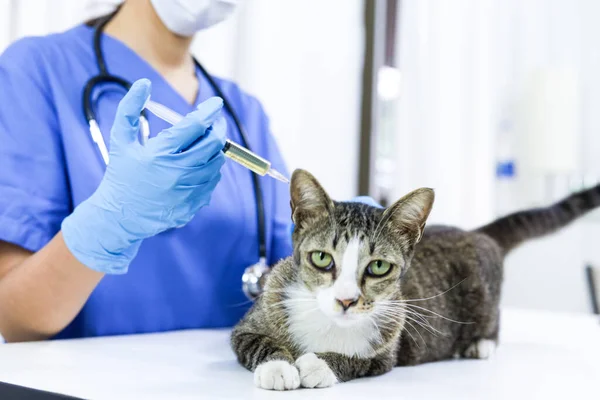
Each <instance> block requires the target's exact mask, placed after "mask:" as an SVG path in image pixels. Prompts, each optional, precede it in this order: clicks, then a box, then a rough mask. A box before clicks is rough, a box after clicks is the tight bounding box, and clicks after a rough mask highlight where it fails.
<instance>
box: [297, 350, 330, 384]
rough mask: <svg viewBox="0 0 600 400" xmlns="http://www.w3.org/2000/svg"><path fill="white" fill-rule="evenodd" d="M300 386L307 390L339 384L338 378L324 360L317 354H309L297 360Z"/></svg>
mask: <svg viewBox="0 0 600 400" xmlns="http://www.w3.org/2000/svg"><path fill="white" fill-rule="evenodd" d="M296 367H298V370H299V371H300V384H301V385H302V387H305V388H324V387H329V386H333V385H335V384H336V383H337V381H338V380H337V377H336V376H335V374H334V373H333V371H332V370H331V368H329V365H327V363H326V362H325V361H324V360H321V359H320V358H319V357H317V356H316V354H315V353H307V354H305V355H303V356H302V357H300V358H298V359H297V360H296Z"/></svg>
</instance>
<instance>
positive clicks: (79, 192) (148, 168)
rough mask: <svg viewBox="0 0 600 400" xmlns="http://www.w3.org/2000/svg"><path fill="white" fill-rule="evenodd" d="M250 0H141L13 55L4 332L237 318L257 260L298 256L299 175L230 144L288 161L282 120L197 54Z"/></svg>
mask: <svg viewBox="0 0 600 400" xmlns="http://www.w3.org/2000/svg"><path fill="white" fill-rule="evenodd" d="M235 3H236V2H234V1H218V0H205V1H195V0H175V1H173V0H127V1H125V2H124V3H123V4H121V6H120V7H119V8H117V9H116V10H115V12H114V13H112V14H110V15H107V16H105V17H102V18H99V19H97V20H94V21H90V22H89V23H86V24H82V25H79V26H76V27H74V28H72V29H71V30H68V31H66V32H63V33H60V34H53V35H49V36H45V37H35V38H25V39H22V40H19V41H17V42H16V43H14V44H12V45H11V46H10V47H9V48H8V49H7V50H6V51H5V52H4V54H2V55H1V56H0V87H1V88H2V90H1V91H0V334H1V335H0V337H1V336H4V338H5V339H6V340H7V341H28V340H40V339H49V338H75V337H90V336H103V335H115V334H132V333H144V332H157V331H168V330H176V329H185V328H215V327H227V326H232V325H233V324H235V323H236V322H237V321H238V320H239V319H240V318H241V316H242V315H243V314H244V313H245V311H246V310H247V309H248V307H249V305H250V302H248V301H247V298H246V297H245V295H244V293H243V291H242V288H241V280H240V278H241V277H242V275H243V273H244V271H245V270H246V269H247V268H248V267H249V266H252V265H256V264H257V263H259V264H260V263H264V264H265V265H273V264H274V263H275V262H277V261H278V260H279V259H281V258H284V257H286V256H288V255H290V254H291V238H290V231H291V221H290V208H289V187H288V185H285V184H282V183H280V182H277V181H275V180H273V179H270V178H263V177H260V179H256V180H255V178H258V176H257V175H254V174H252V173H251V172H250V171H249V170H247V169H245V168H243V167H241V166H239V165H238V164H236V163H233V162H225V159H224V157H223V154H222V152H221V150H220V149H221V148H222V146H223V144H224V140H225V138H226V137H227V138H230V139H232V140H233V141H236V142H238V143H240V144H243V145H246V146H247V147H249V148H250V149H251V150H253V151H254V152H256V153H258V154H260V155H261V156H263V157H265V158H267V159H268V160H270V161H271V162H272V166H273V167H274V168H276V169H277V170H279V171H283V172H284V173H287V171H286V167H285V165H284V162H283V160H282V157H281V154H280V152H279V150H278V148H277V145H276V143H275V140H274V139H273V136H272V135H271V133H270V131H269V125H268V119H267V116H266V115H265V113H264V111H263V109H262V107H261V105H260V103H259V102H258V101H257V100H256V99H255V98H253V97H251V96H249V95H247V94H245V93H244V92H242V91H241V90H240V89H239V88H238V86H236V85H235V84H234V83H232V82H229V81H226V80H222V79H218V78H216V77H211V76H210V75H209V74H208V73H207V72H206V71H205V70H204V69H203V68H202V66H201V65H200V64H199V63H198V62H197V61H196V60H194V59H193V58H192V57H191V56H190V54H189V48H190V44H191V41H192V38H193V36H194V34H195V33H196V32H197V31H200V30H203V29H206V28H209V27H211V26H213V25H215V24H217V23H219V22H221V21H223V20H224V19H226V18H227V17H228V16H229V15H231V12H232V11H233V8H234V6H235ZM142 78H147V79H142ZM150 82H151V83H150ZM132 84H133V86H132V87H131V88H130V85H132ZM128 89H130V90H128ZM149 95H151V96H152V99H153V100H156V101H158V102H161V103H163V104H165V105H166V106H168V107H170V108H172V109H173V110H175V111H176V112H178V113H180V114H182V115H188V116H187V117H186V119H185V120H184V121H182V122H181V123H179V124H178V125H177V126H175V127H173V128H172V129H168V128H169V125H168V124H167V123H164V122H163V121H161V120H159V119H158V118H156V117H154V116H153V115H151V114H145V115H144V116H142V117H140V113H141V111H142V109H143V105H144V103H145V101H146V99H147V98H148V96H149ZM145 117H147V119H146V118H145ZM146 136H148V137H149V139H147V138H145V137H146ZM144 142H145V145H142V144H141V143H144ZM109 160H110V162H108V161H109ZM359 201H365V200H364V199H362V200H360V199H359ZM366 201H369V199H367V200H366Z"/></svg>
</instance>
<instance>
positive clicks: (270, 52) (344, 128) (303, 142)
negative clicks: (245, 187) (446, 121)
mask: <svg viewBox="0 0 600 400" xmlns="http://www.w3.org/2000/svg"><path fill="white" fill-rule="evenodd" d="M130 1H137V0H130ZM116 3H119V1H118V0H85V1H84V0H0V50H2V49H4V48H5V47H6V46H7V45H8V44H9V43H10V42H12V41H13V40H15V39H17V38H19V37H22V36H26V35H44V34H47V33H51V32H59V31H62V30H64V29H67V28H69V27H71V26H73V25H75V24H77V23H80V22H81V21H83V20H84V19H86V18H89V17H91V16H97V15H102V14H103V13H106V12H108V11H109V10H110V9H111V7H112V6H114V4H116ZM363 7H364V5H363V0H286V1H277V0H245V1H242V2H240V7H239V10H237V11H236V14H235V15H234V17H233V18H231V19H229V20H228V21H226V22H224V23H222V24H220V25H218V26H216V27H214V28H211V29H209V30H207V31H204V32H201V33H199V34H198V35H197V37H196V40H195V42H194V46H193V52H194V54H195V55H197V56H198V58H199V59H200V60H201V62H202V63H203V64H205V65H206V67H207V68H208V69H209V70H210V71H211V72H212V73H213V74H216V75H218V76H223V77H227V78H231V79H233V80H235V81H236V82H238V83H239V84H240V85H241V86H242V88H243V89H245V90H247V91H248V92H250V93H251V94H253V95H255V96H256V97H257V98H258V99H259V100H261V102H262V103H263V105H264V107H265V109H266V111H267V113H268V115H269V117H270V120H271V126H272V130H273V132H274V134H275V136H276V138H277V141H278V143H279V146H280V148H281V150H282V152H283V155H284V157H285V159H286V161H287V163H288V166H289V168H290V169H294V168H304V169H307V170H309V171H310V172H312V173H313V174H314V175H315V176H316V177H317V178H318V179H319V180H320V181H321V182H322V183H323V185H324V186H325V187H326V188H327V189H328V191H329V192H330V193H331V195H332V196H333V197H334V198H336V199H341V200H344V199H349V198H351V197H353V196H354V195H356V193H357V173H358V140H359V139H358V138H359V126H360V120H359V119H360V98H361V79H362V63H363V59H362V57H363V48H364V43H363Z"/></svg>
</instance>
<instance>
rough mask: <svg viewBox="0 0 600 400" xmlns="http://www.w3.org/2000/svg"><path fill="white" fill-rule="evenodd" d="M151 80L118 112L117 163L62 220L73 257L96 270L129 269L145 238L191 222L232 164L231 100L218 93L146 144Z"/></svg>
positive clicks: (113, 159) (113, 142)
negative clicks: (143, 120)
mask: <svg viewBox="0 0 600 400" xmlns="http://www.w3.org/2000/svg"><path fill="white" fill-rule="evenodd" d="M149 96H150V82H149V81H148V80H145V79H143V80H139V81H137V82H135V83H134V84H133V86H132V87H131V89H130V90H129V92H128V93H127V94H126V95H125V97H124V98H123V100H122V101H121V103H120V104H119V107H118V109H117V113H116V117H115V122H114V124H113V127H112V130H111V138H110V153H109V164H108V166H107V168H106V172H105V174H104V177H103V178H102V181H101V182H100V185H99V186H98V188H97V190H96V191H95V192H94V194H92V196H91V197H90V198H89V199H87V200H85V201H83V202H82V203H81V204H80V205H79V206H78V207H77V208H76V209H75V211H74V212H73V213H72V214H71V215H70V216H69V217H67V218H66V219H65V220H64V221H63V224H62V234H63V237H64V240H65V243H66V244H67V247H68V248H69V250H70V251H71V253H73V255H74V256H75V257H76V258H77V259H78V260H79V261H80V262H81V263H83V264H85V265H86V266H88V267H89V268H91V269H94V270H97V271H100V272H104V273H108V274H123V273H126V272H127V269H128V267H129V264H130V262H131V261H132V259H133V258H134V257H135V255H136V254H137V251H138V249H139V246H140V244H141V243H142V240H143V239H145V238H148V237H151V236H154V235H156V234H158V233H160V232H163V231H165V230H167V229H170V228H175V227H180V226H183V225H185V224H186V223H187V222H189V221H190V220H191V219H192V218H193V217H194V215H195V214H196V212H197V211H198V210H199V209H200V208H201V207H202V206H205V205H207V204H208V203H209V201H210V197H211V193H212V191H213V189H214V188H215V186H216V185H217V183H218V182H219V180H220V178H221V173H220V169H221V166H222V165H223V163H224V162H225V158H224V154H223V152H222V151H221V150H222V149H223V146H224V145H225V133H226V123H225V120H224V118H223V116H222V115H221V109H222V107H223V101H222V100H221V99H220V98H216V97H215V98H211V99H208V100H206V101H205V102H204V103H202V104H200V106H198V110H196V111H194V112H192V113H190V114H189V115H187V116H186V117H185V118H184V119H183V120H182V121H180V122H179V123H178V124H176V125H175V126H173V127H171V128H169V129H166V130H165V131H163V132H161V133H160V134H159V135H158V136H156V137H154V138H151V139H149V140H148V141H147V143H146V144H145V145H141V144H140V143H139V141H138V131H139V126H140V123H139V117H140V114H141V112H142V110H143V108H144V103H145V102H146V100H147V99H148V97H149Z"/></svg>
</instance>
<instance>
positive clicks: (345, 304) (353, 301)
mask: <svg viewBox="0 0 600 400" xmlns="http://www.w3.org/2000/svg"><path fill="white" fill-rule="evenodd" d="M335 300H336V301H337V302H338V304H339V305H340V306H342V308H343V309H344V311H346V310H347V309H349V308H350V307H352V306H353V305H355V304H356V303H357V302H358V297H355V298H353V299H344V300H340V299H335Z"/></svg>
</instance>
